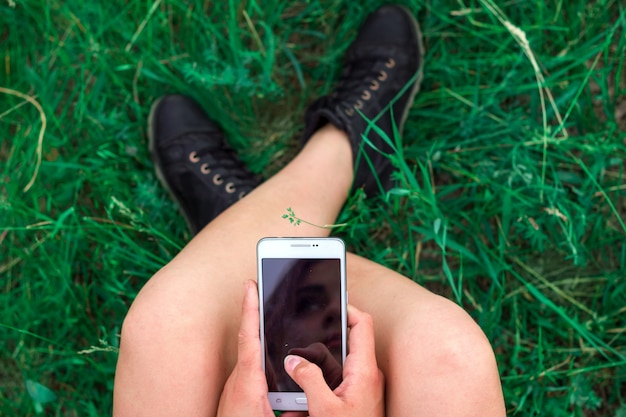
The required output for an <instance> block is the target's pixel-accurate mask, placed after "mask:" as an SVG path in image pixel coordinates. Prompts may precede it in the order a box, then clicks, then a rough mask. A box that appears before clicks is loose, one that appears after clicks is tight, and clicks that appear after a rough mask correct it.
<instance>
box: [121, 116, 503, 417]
mask: <svg viewBox="0 0 626 417" xmlns="http://www.w3.org/2000/svg"><path fill="white" fill-rule="evenodd" d="M352 175H353V174H352V157H351V149H350V145H349V142H348V139H347V137H346V135H345V134H344V133H343V132H342V131H339V130H337V129H336V128H334V127H332V126H326V127H324V128H322V129H320V130H319V131H318V132H317V133H316V134H315V135H314V136H313V137H312V138H311V139H310V140H309V142H308V143H307V146H306V147H305V148H304V149H303V150H302V152H301V153H300V154H299V155H298V156H297V157H296V158H295V159H294V160H293V161H292V162H291V163H290V164H289V165H287V166H286V167H285V168H284V169H283V170H281V171H280V172H279V173H278V174H277V175H276V176H274V177H273V178H271V179H270V180H268V181H267V182H266V183H264V184H263V185H261V186H259V187H258V188H257V189H256V190H255V191H254V192H252V193H251V194H250V195H248V196H247V197H246V198H244V199H243V200H241V201H240V202H238V203H237V204H235V205H234V206H232V207H231V208H229V209H228V210H227V211H225V212H224V213H223V214H222V215H220V216H219V217H218V218H217V219H215V220H214V221H213V222H211V223H210V224H209V225H208V226H207V227H206V228H205V229H204V230H203V231H202V232H201V233H200V234H199V235H198V236H196V238H194V239H193V240H192V241H191V242H190V243H189V245H187V247H185V249H183V251H181V253H180V254H179V255H178V256H177V257H176V258H175V259H173V260H172V261H171V262H170V263H169V264H168V265H167V266H165V267H164V268H163V269H162V270H161V271H159V272H158V273H157V274H156V275H155V276H154V277H153V278H152V279H151V280H150V281H149V282H148V283H147V284H146V286H145V287H144V288H143V289H142V290H141V292H140V293H139V295H138V296H137V299H136V300H135V302H134V304H133V306H132V307H131V310H130V311H129V313H128V316H127V318H126V320H125V322H124V326H123V330H122V344H121V349H120V357H119V362H118V369H117V374H116V381H115V400H114V413H115V415H116V416H126V415H133V416H135V415H149V416H159V415H185V416H212V415H215V413H216V410H217V405H218V401H219V398H220V394H221V390H222V387H223V385H224V382H225V380H226V378H227V377H228V375H229V373H230V371H231V370H232V368H233V366H234V363H235V361H236V350H237V349H236V343H237V330H238V327H239V319H240V309H241V301H242V295H243V285H242V283H243V282H244V281H245V280H247V279H250V278H254V277H255V275H256V262H255V245H256V242H257V240H258V239H259V238H261V237H264V236H325V235H327V230H325V229H320V228H316V227H312V226H308V225H305V224H303V225H301V226H298V227H293V226H291V225H290V224H289V223H288V222H286V221H285V220H284V219H282V214H283V213H284V212H285V211H286V208H287V207H292V208H293V209H294V210H295V212H296V213H297V214H298V215H299V216H301V217H303V218H306V219H307V220H310V221H312V222H315V223H317V224H326V223H332V222H334V221H335V219H336V216H337V214H338V213H339V210H340V209H341V206H342V205H343V203H344V201H345V198H346V196H347V193H348V190H349V187H350V184H351V181H352ZM348 280H349V291H350V297H351V302H352V303H353V304H355V305H356V306H357V307H359V308H360V309H362V310H364V311H367V312H369V313H370V314H372V315H373V317H374V322H375V325H376V332H377V336H376V337H377V341H376V342H377V356H378V360H379V366H380V367H381V369H382V370H383V372H384V373H385V375H386V378H387V396H388V401H387V407H388V413H389V415H398V416H400V415H402V416H406V415H415V416H419V415H424V416H430V415H434V414H436V415H450V416H452V415H474V414H475V415H481V416H489V415H502V414H503V401H502V394H501V390H500V386H499V381H498V374H497V369H496V366H495V361H494V359H493V354H492V352H491V349H490V347H489V344H488V342H487V341H486V339H485V337H484V336H483V335H482V333H481V332H480V330H479V329H478V328H477V326H476V325H475V324H474V323H473V321H472V320H471V319H470V318H469V317H468V316H467V315H466V314H465V313H464V312H462V311H461V310H460V309H459V308H458V307H456V306H454V305H453V304H452V303H450V302H448V301H446V300H443V299H441V298H439V297H436V296H434V295H432V294H431V293H429V292H428V291H426V290H424V289H423V288H421V287H419V286H418V285H416V284H415V283H413V282H411V281H409V280H408V279H406V278H402V277H401V276H399V275H398V274H396V273H394V272H392V271H389V270H387V269H385V268H383V267H381V266H379V265H376V264H374V263H371V262H369V261H366V260H364V259H362V258H358V257H356V256H351V257H350V258H349V261H348ZM470 359H471V360H470ZM451 387H453V388H451ZM442 399H445V401H443V400H442Z"/></svg>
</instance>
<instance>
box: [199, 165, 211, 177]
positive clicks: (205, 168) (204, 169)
mask: <svg viewBox="0 0 626 417" xmlns="http://www.w3.org/2000/svg"><path fill="white" fill-rule="evenodd" d="M200 172H202V173H203V174H204V175H207V174H208V173H210V172H211V170H210V169H209V164H207V163H204V164H202V166H201V167H200Z"/></svg>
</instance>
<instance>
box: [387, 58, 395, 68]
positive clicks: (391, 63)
mask: <svg viewBox="0 0 626 417" xmlns="http://www.w3.org/2000/svg"><path fill="white" fill-rule="evenodd" d="M385 66H386V67H387V68H393V67H395V66H396V61H395V60H394V59H393V58H389V61H387V62H385Z"/></svg>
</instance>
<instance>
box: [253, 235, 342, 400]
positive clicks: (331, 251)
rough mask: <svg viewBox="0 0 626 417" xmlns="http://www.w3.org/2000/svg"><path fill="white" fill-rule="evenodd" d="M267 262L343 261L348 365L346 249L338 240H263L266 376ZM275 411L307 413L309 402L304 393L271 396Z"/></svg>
mask: <svg viewBox="0 0 626 417" xmlns="http://www.w3.org/2000/svg"><path fill="white" fill-rule="evenodd" d="M267 258H294V259H323V258H336V259H339V260H340V262H339V263H340V270H341V322H342V329H344V330H343V332H342V335H341V345H342V362H343V364H345V360H346V354H347V349H348V345H347V333H348V312H347V305H348V292H347V284H346V248H345V244H344V243H343V241H342V240H341V239H338V238H330V237H329V238H301V237H297V238H263V239H261V240H259V242H258V244H257V280H258V284H259V285H258V288H259V317H260V320H259V322H260V323H259V324H260V337H261V350H262V353H261V355H262V361H263V372H265V331H264V320H263V314H264V310H263V298H264V297H263V276H262V265H263V264H262V260H263V259H267ZM268 398H269V401H270V405H271V406H272V409H273V410H276V411H307V410H308V406H307V398H306V395H305V394H304V392H275V391H270V392H268Z"/></svg>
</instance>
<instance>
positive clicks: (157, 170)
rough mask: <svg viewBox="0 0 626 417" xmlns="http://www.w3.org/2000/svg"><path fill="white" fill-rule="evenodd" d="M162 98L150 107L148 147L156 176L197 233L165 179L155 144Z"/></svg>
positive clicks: (188, 227)
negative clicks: (156, 114)
mask: <svg viewBox="0 0 626 417" xmlns="http://www.w3.org/2000/svg"><path fill="white" fill-rule="evenodd" d="M161 100H163V97H159V98H158V99H157V100H156V101H155V102H154V103H153V104H152V106H151V107H150V115H149V116H148V149H149V150H150V155H151V156H152V163H153V164H154V172H155V173H156V176H157V178H158V179H159V182H160V183H161V185H162V186H163V188H165V189H166V190H167V192H168V194H169V195H170V197H171V198H172V200H174V201H175V202H176V204H177V206H178V211H179V212H180V214H182V216H183V218H184V219H185V222H186V223H187V229H188V230H189V231H190V232H191V233H192V234H197V232H195V233H194V227H192V224H193V223H192V222H191V219H189V217H188V216H187V213H185V211H184V210H183V204H182V202H181V201H180V200H179V199H178V197H177V196H176V194H175V193H174V192H173V191H172V189H171V188H170V186H169V183H168V182H167V180H166V179H165V175H164V174H163V170H162V169H161V160H160V159H159V155H158V154H157V152H156V150H155V145H154V114H155V112H156V109H157V107H158V105H159V104H160V103H161Z"/></svg>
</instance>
